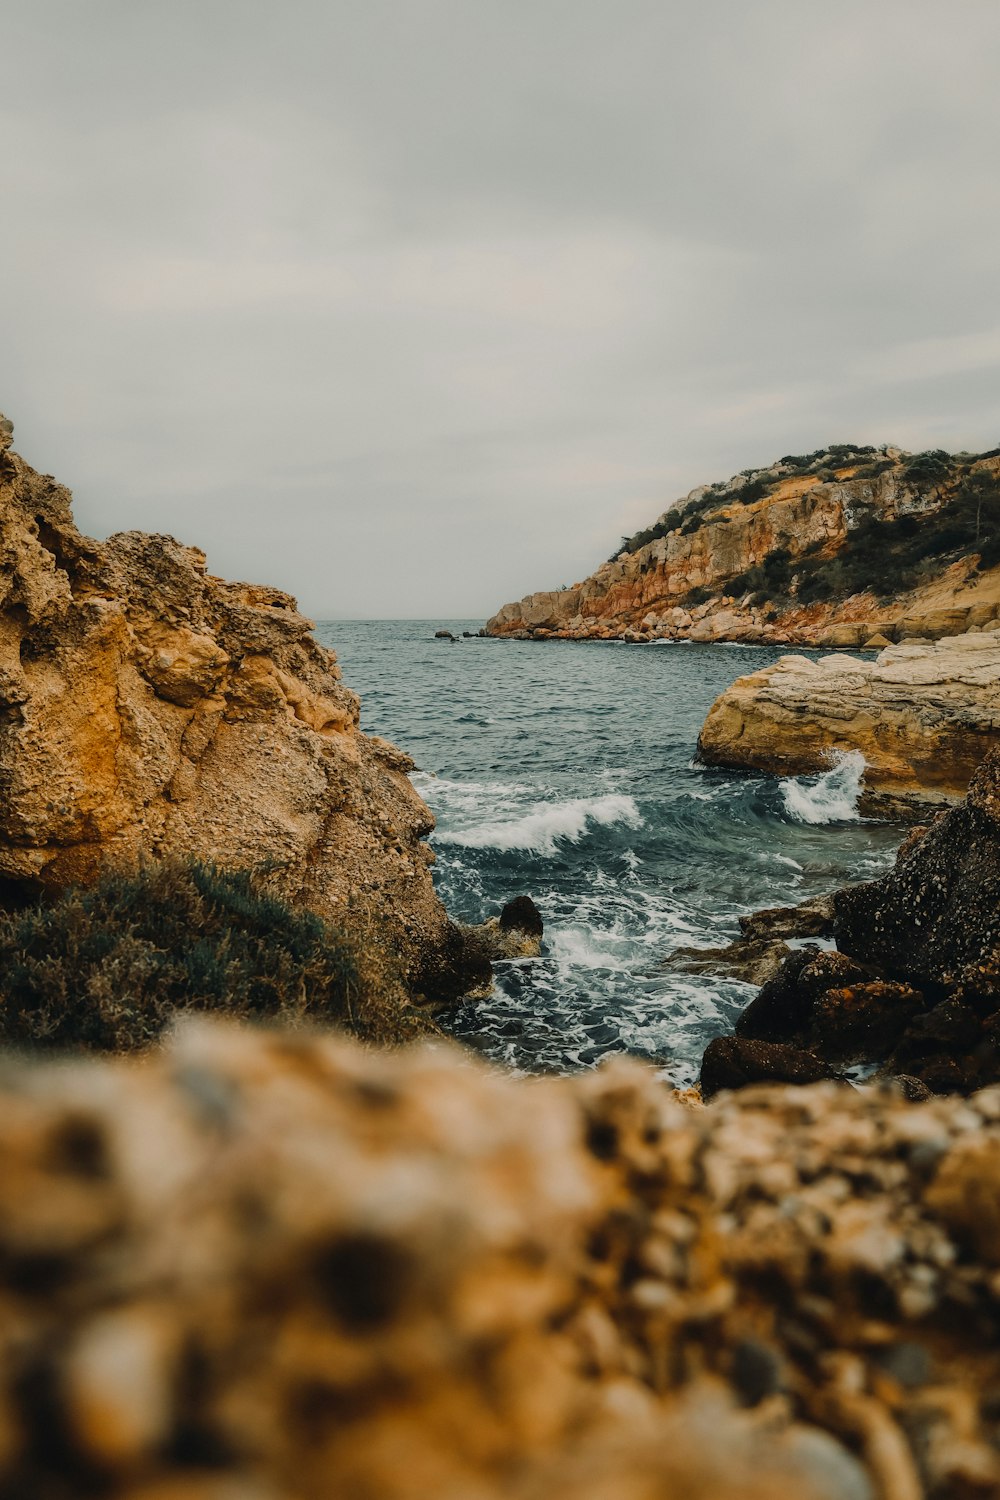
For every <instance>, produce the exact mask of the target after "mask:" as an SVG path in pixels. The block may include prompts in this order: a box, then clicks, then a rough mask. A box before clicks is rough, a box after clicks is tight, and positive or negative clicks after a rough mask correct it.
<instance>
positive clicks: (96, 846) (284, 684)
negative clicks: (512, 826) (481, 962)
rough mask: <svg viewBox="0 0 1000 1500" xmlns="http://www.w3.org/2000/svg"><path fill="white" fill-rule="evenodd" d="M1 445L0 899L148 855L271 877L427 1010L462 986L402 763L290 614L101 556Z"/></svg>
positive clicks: (263, 598)
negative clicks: (381, 950) (399, 976)
mask: <svg viewBox="0 0 1000 1500" xmlns="http://www.w3.org/2000/svg"><path fill="white" fill-rule="evenodd" d="M9 427H10V424H9V423H8V424H6V427H5V428H3V429H0V448H2V452H0V564H2V568H0V880H2V881H4V882H7V883H8V884H13V885H15V886H17V885H19V884H25V885H27V886H29V887H32V888H39V887H49V888H56V887H62V886H65V885H67V884H71V883H76V882H88V881H90V880H92V879H93V878H94V877H95V876H96V875H97V874H98V873H99V872H100V871H101V870H103V869H106V868H108V867H112V866H120V865H130V864H134V863H135V862H136V861H137V860H140V859H142V858H147V857H154V858H155V857H160V856H165V855H180V856H187V855H190V856H194V857H196V858H198V859H199V860H203V861H204V860H208V861H214V862H215V863H217V864H220V865H223V866H235V867H246V866H253V867H257V868H260V867H262V866H268V867H271V868H272V869H273V871H274V879H275V882H276V884H277V886H278V887H279V888H280V889H281V891H282V893H283V894H284V895H286V896H288V897H291V898H294V899H295V900H297V901H301V902H303V903H305V904H307V905H309V906H311V907H312V908H314V909H315V910H316V911H318V912H319V913H320V914H321V915H323V916H325V917H327V918H330V919H332V920H333V921H334V922H336V923H337V924H339V925H341V926H346V927H347V928H349V929H351V930H354V931H355V932H359V933H361V934H363V935H368V936H371V938H372V940H373V941H378V942H380V943H381V944H383V946H385V947H386V948H387V949H391V950H392V951H393V952H394V953H395V955H396V956H397V957H398V960H399V962H400V963H401V965H402V968H403V971H404V975H405V978H406V980H407V982H408V985H409V987H410V989H411V991H412V992H413V993H416V994H423V995H426V996H427V997H434V998H437V997H443V996H446V995H448V994H449V993H453V992H455V990H456V989H461V988H462V987H463V986H464V984H465V978H466V976H465V975H464V972H463V963H464V959H463V944H462V939H461V936H460V934H459V933H458V931H457V929H455V928H454V927H453V926H452V925H451V924H450V923H449V921H448V919H447V917H446V914H445V912H444V910H443V908H442V907H441V905H440V903H439V901H438V900H437V898H436V897H435V895H434V891H433V888H432V884H431V877H430V871H429V868H428V867H429V865H430V863H431V860H432V857H433V856H432V854H431V852H430V850H429V849H428V847H427V845H426V843H425V842H424V838H425V835H426V834H427V833H428V832H429V831H430V829H431V828H432V827H433V819H432V817H431V814H430V813H429V811H428V809H427V808H426V806H425V805H424V803H423V802H422V801H421V800H420V798H419V797H418V796H417V794H416V793H415V791H414V790H413V788H412V786H411V784H410V782H409V780H408V778H407V775H406V772H407V770H408V769H409V768H410V767H411V762H410V761H409V759H408V758H407V757H406V756H405V755H403V754H402V753H401V752H400V751H399V750H396V749H395V748H394V747H393V746H391V745H389V744H387V743H385V742H384V741H382V740H379V739H375V738H372V737H369V736H365V735H363V734H361V733H360V732H359V730H358V700H357V698H356V697H355V696H354V694H353V693H351V692H349V691H348V689H347V688H346V687H345V686H344V684H343V682H342V681H341V675H340V670H339V668H338V666H337V663H336V658H335V657H334V655H333V653H332V652H330V651H327V650H325V649H324V648H322V647H321V646H319V645H318V644H317V643H316V641H315V640H314V639H313V637H312V635H311V634H310V631H311V628H312V627H311V624H310V622H309V621H308V620H305V619H303V617H302V616H301V615H300V614H298V613H297V611H296V608H295V601H294V599H292V598H290V597H289V596H288V595H287V594H283V593H280V592H279V591H277V590H276V589H269V588H263V587H258V586H255V585H252V584H241V583H226V582H225V581H223V580H222V579H220V578H215V577H213V576H211V575H210V574H208V573H206V570H205V558H204V555H203V554H202V553H201V552H199V551H198V550H197V549H196V548H193V547H184V546H181V545H180V544H179V543H178V542H176V541H174V540H173V538H172V537H167V536H146V535H143V534H142V533H139V532H126V533H123V534H120V535H117V536H113V537H110V538H109V539H108V541H107V542H104V543H97V542H94V541H91V540H90V539H89V538H87V537H84V536H82V535H81V534H80V533H79V532H78V531H77V529H76V527H75V526H74V524H73V520H72V516H71V513H70V495H69V492H68V491H67V490H66V489H64V488H63V487H62V486H61V485H59V484H56V483H55V481H54V480H52V479H50V478H48V477H46V476H42V475H39V474H36V473H35V472H34V471H33V470H32V469H31V468H29V467H28V465H27V464H25V463H24V462H23V461H22V460H21V459H20V458H19V457H18V456H17V455H16V454H14V453H13V452H10V451H9V447H10V438H11V434H10V430H9Z"/></svg>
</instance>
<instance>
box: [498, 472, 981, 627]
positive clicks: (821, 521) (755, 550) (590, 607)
mask: <svg viewBox="0 0 1000 1500" xmlns="http://www.w3.org/2000/svg"><path fill="white" fill-rule="evenodd" d="M872 456H873V455H872V454H871V453H870V454H869V455H866V456H865V457H864V459H863V460H862V461H861V462H858V461H853V462H848V463H843V462H841V463H837V462H836V461H835V460H834V459H833V458H831V459H830V460H829V463H830V466H829V467H824V468H821V469H820V470H819V472H810V473H802V472H798V471H797V470H796V469H795V467H794V465H791V464H788V463H786V462H785V461H782V462H780V463H777V464H773V465H771V466H770V467H769V468H767V469H761V470H757V471H756V472H755V473H754V474H753V475H748V474H739V475H736V476H735V477H734V478H733V479H731V480H729V481H728V483H726V484H720V485H712V486H707V485H705V486H700V487H699V488H698V489H695V490H692V491H691V493H690V494H689V495H687V496H685V497H684V499H683V500H682V501H678V502H677V504H676V506H675V507H674V508H672V509H671V510H669V511H665V512H664V513H663V515H661V516H660V517H659V518H658V520H657V521H656V522H655V523H654V526H653V528H651V529H652V530H653V531H654V532H657V533H659V535H656V536H655V538H654V539H653V540H651V541H649V542H647V543H646V544H645V545H642V546H638V547H637V548H636V550H634V551H631V552H623V553H621V554H619V556H618V557H617V558H614V559H612V560H611V561H609V562H606V563H604V564H603V565H602V566H601V567H599V568H598V569H597V571H596V572H595V573H593V574H591V576H590V577H589V578H586V579H584V580H583V582H581V583H576V584H574V585H573V587H572V588H568V589H560V590H554V591H550V592H542V593H535V594H530V595H528V596H527V597H526V598H524V599H521V600H518V601H515V602H513V603H511V604H505V605H504V606H503V607H502V608H501V609H500V610H498V611H497V613H496V614H495V615H494V616H493V618H492V619H491V620H489V621H488V622H487V626H486V630H487V633H488V634H490V635H510V636H514V637H516V638H521V639H524V638H534V639H548V638H549V637H551V636H556V637H567V638H569V639H574V640H586V639H597V640H601V639H611V638H615V639H617V638H623V639H627V640H654V639H680V640H686V639H691V640H695V641H715V640H742V641H749V642H753V641H771V640H774V641H779V642H784V641H789V642H791V641H794V642H798V643H801V644H815V645H825V646H863V645H864V644H865V643H866V642H867V641H868V640H869V638H871V637H872V636H877V635H881V636H882V639H883V642H888V641H893V640H900V639H906V638H907V637H910V636H916V635H919V636H926V637H930V638H934V639H936V638H937V637H939V636H942V635H954V634H957V633H959V632H961V631H964V630H966V629H969V628H972V627H975V628H976V629H981V628H983V626H984V625H985V624H986V623H987V622H989V621H991V620H994V619H996V617H997V615H998V614H1000V569H998V568H997V567H995V566H994V567H993V568H992V569H990V570H988V571H987V572H986V573H981V572H979V571H977V568H976V559H975V557H966V558H961V559H959V560H957V561H955V562H951V561H950V560H949V559H943V560H942V561H941V563H940V564H939V565H938V566H937V567H936V568H932V569H931V570H930V576H929V577H928V579H927V581H926V582H922V583H921V584H920V585H919V587H917V588H915V589H913V590H911V591H909V592H903V593H901V594H900V595H899V596H898V597H896V598H894V599H893V600H891V601H890V602H886V601H884V600H882V601H880V600H878V599H876V598H875V597H874V596H873V595H872V594H870V593H858V594H855V595H853V596H850V597H846V598H845V597H841V596H838V597H837V598H831V599H828V600H816V601H813V602H810V603H801V602H798V601H796V600H794V599H788V598H779V599H778V601H777V602H776V603H774V604H772V603H770V602H769V601H768V600H767V599H765V598H758V597H757V596H756V594H755V595H754V597H752V598H751V597H750V592H751V591H749V590H747V589H746V588H745V587H744V588H743V589H740V588H735V587H734V586H733V585H734V580H738V579H739V578H741V577H743V576H744V575H745V574H746V573H747V572H748V571H749V570H751V569H754V568H760V567H761V566H762V565H764V564H765V563H766V562H767V560H768V558H769V557H773V556H774V555H775V554H776V553H779V552H780V553H781V554H783V555H784V556H785V558H786V560H787V561H788V562H790V564H791V565H792V567H794V564H795V562H796V560H798V559H802V558H813V559H817V558H819V559H829V558H833V557H836V556H837V555H838V553H839V552H840V551H841V550H842V549H843V547H844V544H845V542H846V541H847V539H848V537H849V535H850V534H851V533H852V532H853V531H854V530H856V529H857V528H858V527H859V526H861V525H863V524H864V523H865V522H866V521H870V520H871V519H873V518H874V519H876V520H879V521H895V520H897V519H899V518H906V517H913V518H915V519H916V518H919V517H921V516H924V515H926V514H929V513H935V512H937V511H939V510H940V509H941V507H942V505H943V504H944V503H945V501H946V498H947V485H942V484H941V482H940V481H939V480H937V479H936V478H934V477H928V476H926V475H924V476H921V475H920V474H919V472H918V470H917V469H915V468H914V467H913V465H912V462H911V455H906V454H903V453H901V452H900V450H899V449H895V448H886V449H882V450H879V452H878V454H877V455H874V456H875V457H877V460H878V461H877V462H876V463H875V464H874V465H873V464H871V463H870V462H869V461H868V460H869V459H870V458H871V457H872ZM968 461H969V463H973V462H974V461H973V460H972V459H971V458H969V460H968ZM974 467H975V468H976V469H977V470H980V469H981V470H983V471H984V472H986V473H988V474H991V475H994V476H996V475H998V474H1000V457H998V456H997V455H984V457H983V458H982V459H981V460H978V461H975V463H974ZM814 468H815V465H814ZM873 469H874V470H876V471H877V472H874V473H873V472H871V471H872V470H873ZM748 484H749V485H750V486H753V487H754V488H753V490H752V491H748V490H747V486H748ZM759 489H766V493H764V494H762V495H761V496H760V497H759V498H757V499H754V500H752V501H750V502H749V503H747V502H746V500H745V498H744V495H745V493H750V492H752V493H756V492H757V490H759ZM692 508H695V509H697V510H698V511H699V512H700V514H699V515H698V517H697V518H696V519H695V520H691V521H688V520H687V519H686V514H685V513H687V514H688V515H690V513H691V511H692ZM758 587H759V586H758ZM692 591H694V592H692ZM764 592H765V593H766V592H767V590H766V588H765V590H764ZM706 595H711V596H712V597H710V598H709V597H706Z"/></svg>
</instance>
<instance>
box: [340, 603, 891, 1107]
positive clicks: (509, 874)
mask: <svg viewBox="0 0 1000 1500" xmlns="http://www.w3.org/2000/svg"><path fill="white" fill-rule="evenodd" d="M480 623H481V622H480V621H474V622H472V621H458V622H454V621H451V622H442V621H399V620H391V621H356V622H340V621H335V622H329V623H325V624H323V625H321V626H320V627H319V628H318V630H317V635H318V636H319V638H320V639H321V640H322V641H323V642H324V643H325V644H326V645H329V646H332V647H333V648H334V649H335V650H336V652H337V654H338V656H339V658H340V661H341V664H342V666H343V669H344V677H345V679H346V681H347V683H348V684H349V685H350V687H352V688H353V689H354V690H355V691H356V692H358V693H360V694H361V697H362V727H363V728H364V729H365V730H367V731H368V732H369V733H374V734H381V735H384V736H386V738H388V739H391V740H394V741H395V742H396V743H398V744H399V745H401V746H402V747H403V748H404V749H405V750H407V751H408V752H409V753H410V754H411V755H412V756H413V757H414V759H415V760H416V762H417V765H418V766H419V768H420V770H419V772H417V773H415V775H414V777H413V780H414V783H415V785H416V786H417V787H418V789H419V791H420V793H421V795H422V796H423V797H424V799H425V800H426V801H427V802H428V803H429V805H430V807H431V808H432V810H433V812H434V814H435V816H436V818H437V829H436V831H435V833H434V835H433V837H432V843H433V846H434V848H435V851H436V853H437V864H436V867H435V880H436V883H437V886H438V889H439V891H440V893H441V896H442V898H443V899H444V902H445V904H446V906H447V907H448V910H449V911H450V912H451V913H452V915H453V916H455V917H457V918H460V919H462V920H465V921H470V922H478V921H481V920H482V919H483V918H484V917H487V916H490V915H492V914H495V913H496V912H498V911H499V909H500V907H501V906H502V905H503V903H504V902H505V901H507V900H509V899H510V897H511V896H515V895H519V894H521V893H527V894H528V895H530V896H532V897H533V898H534V900H535V901H536V902H537V903H538V906H539V907H540V909H541V911H542V915H543V917H544V919H545V924H546V932H545V950H544V952H543V955H542V957H541V958H539V959H532V960H519V961H516V962H512V963H504V964H500V965H498V966H497V975H496V983H495V986H494V990H493V993H492V994H491V995H490V996H489V997H488V998H486V999H483V1000H477V1001H474V1002H469V1003H467V1004H465V1005H463V1006H462V1008H461V1009H460V1010H459V1011H458V1012H457V1014H456V1015H455V1016H454V1017H453V1018H452V1019H451V1021H450V1023H449V1025H450V1027H451V1029H452V1030H453V1031H454V1032H455V1034H456V1035H458V1036H460V1037H461V1038H462V1039H463V1040H464V1041H466V1042H469V1043H471V1044H472V1045H473V1046H475V1047H477V1048H479V1049H480V1050H481V1051H483V1052H484V1053H486V1054H487V1055H488V1056H489V1057H491V1058H493V1059H495V1060H496V1061H498V1062H502V1063H504V1064H506V1065H508V1066H510V1067H512V1068H516V1069H521V1070H524V1071H530V1072H537V1071H549V1070H555V1071H560V1072H561V1071H567V1070H571V1069H575V1068H580V1067H587V1066H591V1065H593V1064H594V1063H596V1062H598V1061H599V1060H600V1059H601V1058H602V1057H604V1056H605V1055H607V1054H608V1053H633V1054H636V1055H638V1056H642V1057H646V1058H653V1059H655V1060H657V1061H658V1062H659V1063H660V1064H662V1066H663V1068H664V1069H665V1070H666V1073H667V1074H668V1076H669V1077H670V1078H671V1079H672V1080H673V1081H675V1082H677V1083H678V1084H683V1083H686V1082H688V1081H690V1080H691V1079H692V1078H693V1077H695V1076H696V1074H697V1069H698V1064H699V1062H700V1059H701V1054H702V1052H703V1050H704V1048H705V1045H706V1043H707V1042H708V1041H709V1040H710V1039H711V1038H712V1037H713V1036H716V1035H717V1034H718V1033H720V1032H722V1031H725V1030H728V1029H729V1028H730V1026H731V1024H732V1021H733V1019H734V1017H735V1016H736V1015H737V1014H738V1012H739V1011H740V1009H741V1008H742V1007H743V1006H744V1005H745V1004H746V1001H747V999H748V998H749V996H750V994H751V993H752V991H751V990H750V989H749V987H748V986H746V985H743V984H740V983H738V982H736V981H732V980H719V979H715V978H712V977H708V976H692V975H685V974H681V973H677V972H673V971H671V970H669V969H667V968H665V967H664V963H663V960H664V958H665V957H666V956H667V954H668V953H669V952H670V951H671V950H672V949H673V948H675V947H677V946H678V945H695V946H712V945H716V944H720V943H725V942H728V941H729V940H730V939H731V938H733V937H734V936H736V935H737V932H738V927H737V918H738V916H739V915H740V913H742V912H747V911H752V910H755V909H756V908H759V907H762V906H772V905H777V904H790V903H792V902H797V901H802V900H805V899H806V898H807V897H808V896H812V895H817V894H819V893H820V892H823V891H827V890H830V889H832V888H833V887H835V886H837V885H841V884H843V883H844V882H845V881H848V880H858V879H870V878H872V877H873V876H875V875H877V874H879V873H881V871H883V870H884V869H886V868H887V866H888V865H889V864H890V863H891V860H892V855H893V853H894V851H895V848H896V846H897V844H898V843H899V840H900V838H901V836H902V831H901V829H900V828H898V827H893V826H891V825H887V824H884V823H869V822H865V821H862V820H860V819H859V818H858V817H857V814H856V812H855V810H854V802H855V797H856V789H857V780H858V772H859V766H858V765H854V764H853V763H852V762H851V761H850V760H848V761H847V762H846V763H843V764H840V765H838V766H837V767H835V768H834V769H832V770H831V772H830V773H829V774H828V775H827V776H826V777H824V778H813V779H812V780H806V779H803V780H801V781H796V782H784V783H782V782H779V781H777V780H776V779H774V778H770V777H760V776H755V775H739V774H736V773H733V772H726V771H713V770H707V769H705V768H704V767H699V766H697V765H696V764H695V763H694V759H693V757H694V752H695V742H696V740H697V736H698V730H699V729H700V727H701V724H702V721H703V719H704V717H705V714H706V712H707V710H708V708H709V706H710V705H711V703H712V701H713V700H714V699H715V697H716V696H717V694H718V693H720V692H721V691H722V689H723V688H724V687H726V686H727V685H728V684H729V683H730V682H732V681H733V679H734V678H735V677H738V676H742V675H744V674H745V673H747V672H751V671H755V670H757V669H758V668H759V667H761V666H764V665H766V664H767V663H769V662H772V661H774V660H776V659H777V657H778V656H779V655H780V652H779V651H776V650H773V649H769V648H764V647H741V646H700V645H680V644H677V645H673V644H671V645H662V646H661V645H657V646H628V645H624V644H620V643H617V642H613V643H612V642H608V643H601V642H570V641H550V642H546V643H544V644H542V643H537V642H530V641H523V642H522V641H506V640H480V639H470V640H463V641H462V642H461V643H460V644H459V645H450V644H449V643H448V642H447V641H439V640H435V639H434V631H435V629H438V628H441V627H442V624H444V625H446V626H447V628H449V629H451V630H452V631H455V632H459V631H461V630H462V629H469V630H472V629H478V628H479V625H480Z"/></svg>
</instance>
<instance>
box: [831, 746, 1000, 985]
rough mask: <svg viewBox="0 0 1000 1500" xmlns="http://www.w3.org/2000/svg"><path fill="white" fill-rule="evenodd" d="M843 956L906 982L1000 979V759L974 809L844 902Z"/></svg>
mask: <svg viewBox="0 0 1000 1500" xmlns="http://www.w3.org/2000/svg"><path fill="white" fill-rule="evenodd" d="M835 906H836V922H835V929H834V930H835V935H836V938H837V943H838V946H839V947H840V948H841V949H842V951H843V952H845V953H849V954H851V955H852V956H853V957H854V958H856V959H859V960H860V961H861V962H863V963H869V964H873V965H875V966H877V967H878V968H880V969H881V970H883V971H884V972H885V973H888V974H891V975H893V976H894V977H896V978H901V979H906V980H909V981H910V982H911V983H913V984H916V985H919V986H923V985H926V984H930V985H940V986H949V987H950V986H952V985H955V984H959V983H963V982H967V983H969V984H970V985H971V986H973V987H976V986H979V987H982V986H984V985H987V986H988V985H990V984H991V983H993V982H994V981H996V980H997V979H998V978H1000V751H997V750H994V751H993V752H991V754H989V755H988V756H987V757H986V759H985V760H984V761H983V763H982V765H981V766H980V768H979V770H978V771H977V773H976V774H975V776H974V777H973V778H972V782H971V784H970V786H969V793H968V796H967V797H966V799H965V801H964V802H962V803H961V804H960V805H959V806H958V807H955V808H953V809H952V810H951V811H950V812H947V813H945V814H944V815H943V816H942V817H940V818H938V819H937V820H936V821H935V822H934V823H933V824H932V825H931V827H930V828H929V829H928V830H927V832H926V833H924V834H923V836H922V837H921V838H919V839H916V840H910V841H908V842H907V844H906V845H904V848H903V850H902V851H901V856H900V858H899V860H898V861H897V864H896V867H895V869H894V870H893V871H892V872H891V873H890V874H889V875H886V876H885V877H884V878H883V879H882V880H876V881H872V882H870V883H869V884H866V885H861V886H854V887H852V888H851V889H849V890H846V891H841V892H839V893H838V894H837V897H836V901H835Z"/></svg>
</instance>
